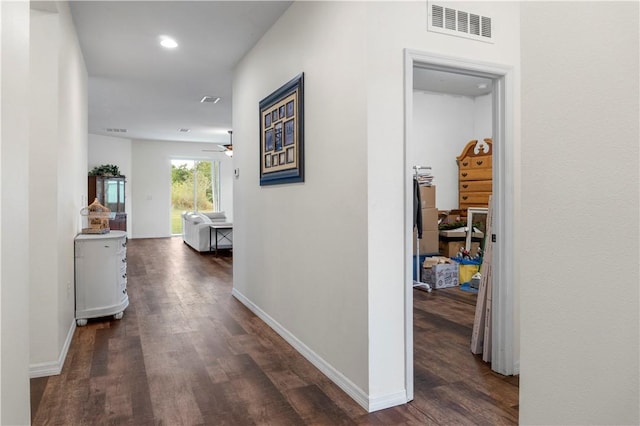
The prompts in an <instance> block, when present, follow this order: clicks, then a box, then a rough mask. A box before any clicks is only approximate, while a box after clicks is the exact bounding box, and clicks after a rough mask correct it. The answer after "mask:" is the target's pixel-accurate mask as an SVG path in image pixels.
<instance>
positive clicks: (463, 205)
mask: <svg viewBox="0 0 640 426" xmlns="http://www.w3.org/2000/svg"><path fill="white" fill-rule="evenodd" d="M478 207H481V208H482V207H484V208H487V207H489V203H484V204H482V203H460V206H459V207H458V208H459V209H460V210H468V209H470V208H474V209H475V208H478Z"/></svg>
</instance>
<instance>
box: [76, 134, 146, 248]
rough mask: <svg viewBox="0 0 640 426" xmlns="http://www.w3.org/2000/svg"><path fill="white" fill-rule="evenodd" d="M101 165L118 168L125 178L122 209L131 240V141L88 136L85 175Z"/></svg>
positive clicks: (88, 201)
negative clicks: (110, 165) (125, 215)
mask: <svg viewBox="0 0 640 426" xmlns="http://www.w3.org/2000/svg"><path fill="white" fill-rule="evenodd" d="M103 164H114V165H116V166H118V168H119V169H120V173H121V174H122V175H124V176H126V178H127V179H126V184H125V190H124V192H125V194H124V200H125V204H124V209H125V212H126V213H127V234H128V236H129V238H131V220H132V217H131V211H132V210H133V209H132V207H131V205H132V204H133V202H132V199H131V187H132V186H133V184H134V183H133V181H132V180H131V140H130V139H124V138H114V137H111V136H104V135H95V134H90V135H89V148H88V167H87V173H88V172H89V171H91V170H92V169H93V168H94V167H96V166H101V165H103ZM92 202H93V200H87V203H89V204H90V203H92Z"/></svg>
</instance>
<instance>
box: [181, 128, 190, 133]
mask: <svg viewBox="0 0 640 426" xmlns="http://www.w3.org/2000/svg"><path fill="white" fill-rule="evenodd" d="M178 131H179V132H180V133H189V132H190V131H191V129H185V128H180V129H178Z"/></svg>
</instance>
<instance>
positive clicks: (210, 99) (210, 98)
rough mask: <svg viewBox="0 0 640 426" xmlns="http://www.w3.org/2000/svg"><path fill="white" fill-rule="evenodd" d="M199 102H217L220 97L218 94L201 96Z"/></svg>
mask: <svg viewBox="0 0 640 426" xmlns="http://www.w3.org/2000/svg"><path fill="white" fill-rule="evenodd" d="M200 102H201V103H205V102H212V103H214V104H217V103H218V102H220V97H219V96H203V97H202V99H200Z"/></svg>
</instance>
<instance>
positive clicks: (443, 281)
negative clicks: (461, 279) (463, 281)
mask: <svg viewBox="0 0 640 426" xmlns="http://www.w3.org/2000/svg"><path fill="white" fill-rule="evenodd" d="M422 281H423V282H425V283H427V284H430V285H431V287H432V288H434V289H438V288H447V287H456V286H458V285H459V283H458V264H457V263H455V262H454V263H438V264H436V265H433V266H431V268H423V269H422Z"/></svg>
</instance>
